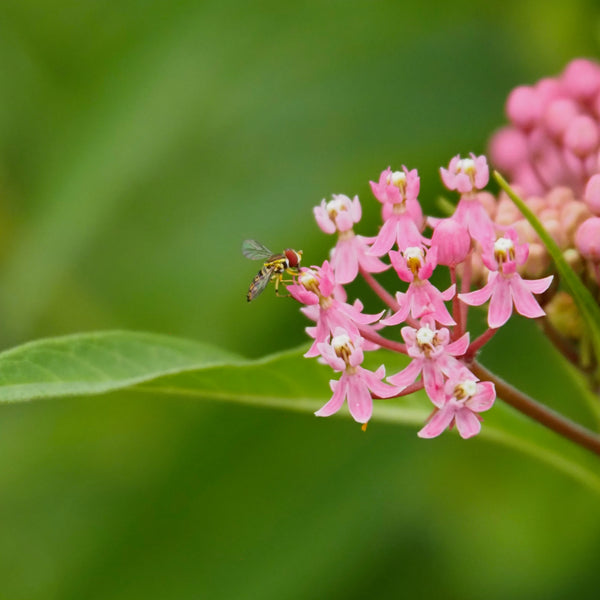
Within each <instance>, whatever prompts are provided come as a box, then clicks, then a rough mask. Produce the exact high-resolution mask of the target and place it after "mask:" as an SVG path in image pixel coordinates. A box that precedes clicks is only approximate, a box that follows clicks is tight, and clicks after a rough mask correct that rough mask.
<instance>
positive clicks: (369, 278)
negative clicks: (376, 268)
mask: <svg viewBox="0 0 600 600" xmlns="http://www.w3.org/2000/svg"><path fill="white" fill-rule="evenodd" d="M360 274H361V275H362V277H363V279H364V280H365V281H366V282H367V283H368V284H369V286H370V287H371V289H372V290H373V291H374V292H375V293H376V294H377V295H378V296H379V297H380V298H381V300H382V301H383V302H384V304H387V306H389V307H390V308H391V309H392V310H393V311H394V312H397V311H398V310H399V309H400V306H399V305H398V303H397V302H396V299H395V298H394V296H392V295H391V294H390V293H389V292H388V291H387V290H386V289H385V288H384V287H383V286H382V285H381V284H380V283H379V282H378V281H377V280H376V279H375V277H373V275H371V273H369V272H368V271H365V270H364V269H363V268H361V269H360Z"/></svg>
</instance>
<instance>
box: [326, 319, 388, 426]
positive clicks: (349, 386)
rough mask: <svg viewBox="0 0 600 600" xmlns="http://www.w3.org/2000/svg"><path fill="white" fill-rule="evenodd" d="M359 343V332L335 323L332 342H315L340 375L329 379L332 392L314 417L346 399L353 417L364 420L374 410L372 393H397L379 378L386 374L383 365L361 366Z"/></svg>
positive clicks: (384, 395) (331, 410)
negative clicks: (349, 330)
mask: <svg viewBox="0 0 600 600" xmlns="http://www.w3.org/2000/svg"><path fill="white" fill-rule="evenodd" d="M362 344H363V340H362V338H361V337H360V336H355V335H352V334H350V333H349V332H348V331H346V330H345V329H343V328H341V327H336V329H335V331H334V332H333V337H332V338H331V342H328V343H319V344H318V349H319V352H320V354H321V357H322V358H323V360H324V361H325V362H326V363H327V364H328V365H329V366H331V368H332V369H333V370H334V371H340V372H342V376H341V377H340V379H339V380H338V381H336V380H332V381H330V386H331V390H332V391H333V396H332V397H331V400H329V402H327V404H325V405H324V406H323V407H322V408H321V409H319V410H318V411H317V412H316V413H315V415H317V417H329V416H331V415H333V414H334V413H336V412H337V411H338V410H339V409H340V408H341V407H342V405H343V404H344V400H347V401H348V409H349V411H350V414H351V415H352V418H353V419H354V420H355V421H357V422H358V423H366V422H367V421H368V420H369V419H370V418H371V415H372V414H373V397H372V394H375V395H376V396H378V397H380V398H391V397H392V396H395V395H396V394H397V393H398V389H397V388H396V387H393V386H391V385H387V384H386V383H383V382H382V381H381V380H382V379H383V378H384V377H385V367H384V366H383V365H381V366H380V367H379V368H378V369H377V370H376V371H375V372H373V371H369V370H368V369H365V368H363V367H361V366H360V365H361V364H362V362H363V359H364V353H363V350H362Z"/></svg>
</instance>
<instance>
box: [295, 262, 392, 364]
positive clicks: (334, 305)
mask: <svg viewBox="0 0 600 600" xmlns="http://www.w3.org/2000/svg"><path fill="white" fill-rule="evenodd" d="M287 289H288V291H289V293H290V295H291V296H292V297H293V298H295V299H296V300H298V302H301V303H302V304H306V305H307V306H305V307H304V308H303V309H302V311H303V312H304V314H305V315H306V316H307V317H308V318H310V319H312V320H314V321H316V323H317V324H316V326H315V327H307V329H306V331H307V333H308V334H309V335H310V336H311V337H313V338H314V340H315V341H314V342H313V344H312V346H311V347H310V349H309V350H308V352H307V353H306V354H305V355H304V356H308V357H311V356H318V355H319V346H318V345H319V344H320V343H322V342H326V341H327V340H329V337H330V335H331V333H332V332H333V331H334V330H335V329H336V328H338V327H340V328H343V329H345V330H346V331H348V332H349V333H350V335H352V336H353V337H359V335H360V334H359V331H358V326H359V325H369V324H371V323H374V322H375V321H377V320H378V319H379V318H380V317H381V315H383V311H382V312H380V313H378V314H376V315H365V314H363V313H362V310H363V305H362V303H361V302H360V300H356V301H355V302H354V304H353V305H350V304H347V303H346V302H345V293H344V292H343V289H342V288H341V286H339V285H337V284H336V283H335V279H334V276H333V271H332V269H331V266H330V264H329V262H328V261H325V262H324V263H323V266H322V267H312V268H310V269H307V268H303V269H301V271H300V273H299V275H298V283H294V284H291V285H288V286H287Z"/></svg>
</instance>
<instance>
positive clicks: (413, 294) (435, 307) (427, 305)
mask: <svg viewBox="0 0 600 600" xmlns="http://www.w3.org/2000/svg"><path fill="white" fill-rule="evenodd" d="M436 254H437V251H436V248H435V246H434V247H432V248H431V249H429V250H428V251H427V253H426V254H425V250H424V249H423V248H420V247H411V248H407V249H406V250H405V251H404V252H394V251H392V252H390V260H391V261H392V265H393V267H394V269H396V272H397V273H398V276H399V277H400V279H402V280H403V281H406V282H409V286H408V290H407V291H406V293H405V294H403V293H402V292H397V294H396V300H397V302H398V304H399V305H400V309H399V310H398V311H397V312H395V313H394V314H393V315H392V316H391V317H388V318H387V319H384V320H382V321H381V322H382V323H383V324H384V325H386V326H388V325H398V324H399V323H402V322H404V321H406V319H407V317H408V315H409V314H410V315H411V316H412V317H413V318H414V319H420V318H421V317H424V316H426V315H431V316H432V317H433V318H434V319H435V320H436V321H438V322H439V323H441V324H442V325H456V323H455V322H454V319H453V318H452V317H451V316H450V313H449V312H448V309H447V308H446V306H445V304H444V301H447V300H451V299H452V298H453V297H454V293H455V289H456V288H455V286H454V285H451V286H450V287H449V288H448V289H447V290H446V291H445V292H441V291H440V290H438V289H437V288H436V287H435V286H433V285H432V284H431V283H430V282H429V281H428V279H429V277H431V274H432V273H433V270H434V268H435V266H436V264H437V263H436Z"/></svg>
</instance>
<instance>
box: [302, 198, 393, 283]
mask: <svg viewBox="0 0 600 600" xmlns="http://www.w3.org/2000/svg"><path fill="white" fill-rule="evenodd" d="M313 211H314V213H315V219H316V220H317V223H318V225H319V227H320V228H321V229H322V230H323V231H324V232H325V233H335V232H336V231H337V232H338V241H337V244H336V246H335V248H334V249H333V251H332V254H331V267H332V269H333V272H334V274H335V280H336V282H337V283H340V284H346V283H350V282H351V281H354V279H356V276H357V274H358V270H359V268H362V269H364V270H365V271H367V272H368V273H381V272H382V271H385V270H386V269H388V268H389V265H386V264H385V263H383V262H381V261H380V260H379V259H378V258H376V257H375V256H372V255H371V254H370V252H369V246H368V242H370V238H365V237H363V236H360V235H355V234H354V231H353V229H352V227H353V225H354V223H358V221H360V218H361V215H362V209H361V206H360V202H359V200H358V196H354V199H353V200H350V198H348V196H344V195H343V194H334V195H333V198H332V200H330V201H329V202H325V200H322V201H321V204H320V206H315V208H314V209H313Z"/></svg>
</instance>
